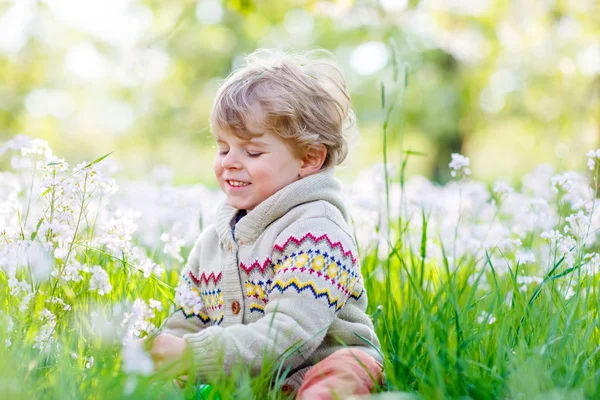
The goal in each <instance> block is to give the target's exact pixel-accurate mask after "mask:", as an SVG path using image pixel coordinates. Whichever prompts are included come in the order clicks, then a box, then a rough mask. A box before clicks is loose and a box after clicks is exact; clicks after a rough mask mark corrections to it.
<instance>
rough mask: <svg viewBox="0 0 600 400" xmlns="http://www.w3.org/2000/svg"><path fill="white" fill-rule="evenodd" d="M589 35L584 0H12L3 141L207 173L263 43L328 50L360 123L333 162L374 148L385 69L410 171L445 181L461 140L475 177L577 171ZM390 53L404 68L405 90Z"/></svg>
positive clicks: (0, 108)
mask: <svg viewBox="0 0 600 400" xmlns="http://www.w3.org/2000/svg"><path fill="white" fill-rule="evenodd" d="M599 35H600V6H599V5H598V2H596V1H595V0H543V1H537V0H522V1H509V0H464V1H456V0H422V1H415V0H410V1H409V0H379V1H376V0H362V1H360V0H357V1H351V0H338V1H314V0H313V1H302V0H229V1H224V0H223V1H221V0H199V1H188V0H179V1H158V0H146V1H139V0H110V1H102V2H99V1H80V0H42V1H36V0H18V1H6V0H5V1H1V2H0V141H3V140H6V139H8V138H9V137H12V136H14V135H15V134H16V133H19V132H22V133H25V134H27V135H29V136H33V137H38V138H42V139H46V140H48V141H49V143H50V146H51V147H52V148H53V149H54V150H55V151H56V152H57V153H58V154H61V155H63V156H65V157H67V158H68V159H70V160H72V161H73V162H78V161H81V160H90V159H95V158H97V157H98V156H100V155H101V154H106V153H108V152H110V151H112V150H117V152H116V153H115V154H114V158H115V159H117V160H118V161H119V162H120V164H121V165H122V173H123V174H124V175H127V176H139V175H140V174H141V173H143V172H145V171H148V170H151V169H152V168H154V167H155V166H157V165H167V166H169V167H170V168H172V169H173V170H174V175H175V179H176V182H179V183H192V182H198V181H200V182H202V183H206V184H209V185H214V181H213V180H212V173H211V168H210V165H211V160H212V154H213V151H214V150H213V149H212V139H211V138H210V133H209V131H208V115H209V112H210V106H211V103H212V100H213V96H214V93H215V91H216V89H217V87H218V85H219V83H220V81H221V79H223V78H224V77H225V76H227V74H228V73H230V72H231V70H232V68H235V67H236V66H238V65H239V64H240V62H241V60H242V58H243V54H246V53H250V52H252V51H253V50H255V49H256V48H258V47H274V46H283V47H288V48H292V49H307V48H314V47H323V48H326V49H328V50H331V51H332V52H334V53H335V55H336V56H337V57H338V59H339V62H340V64H341V65H342V67H343V68H344V70H345V71H346V73H347V79H348V84H349V87H350V89H351V93H352V97H353V101H354V106H355V109H356V111H357V114H358V118H359V124H360V130H361V135H362V136H361V139H360V141H359V142H357V143H356V147H357V148H358V149H360V150H359V151H356V150H355V151H354V153H353V154H354V155H353V158H352V159H351V160H350V161H349V162H348V163H347V167H346V168H345V169H342V170H341V171H340V172H341V175H342V176H348V177H350V176H356V175H357V174H358V172H359V171H361V170H364V168H365V166H366V165H370V164H372V163H373V162H380V161H381V150H380V148H381V135H382V133H381V127H380V122H381V120H382V111H381V107H380V103H381V101H380V85H381V83H383V84H384V85H385V86H386V87H387V88H388V96H389V97H390V99H389V100H390V101H396V102H398V103H401V104H402V107H401V109H403V110H405V114H400V113H393V114H392V115H391V116H390V129H389V135H390V137H389V140H390V144H397V142H398V141H399V140H400V137H401V136H400V131H401V130H403V131H404V133H405V135H404V136H403V137H404V139H403V140H404V141H405V143H404V146H405V148H410V149H412V150H416V151H420V152H423V153H425V154H426V157H423V158H419V159H415V160H413V162H412V163H411V164H410V165H409V167H408V171H407V173H408V175H412V174H415V173H419V174H424V175H426V176H428V177H431V178H433V179H434V180H436V181H446V180H447V178H448V176H447V172H444V171H445V168H444V167H445V164H446V163H447V160H448V159H449V155H450V153H451V152H462V153H465V154H467V155H470V156H471V160H472V164H473V167H474V168H473V169H474V171H476V176H477V177H478V178H482V179H485V180H490V179H491V178H492V177H497V176H499V175H502V176H505V177H506V178H508V179H512V180H513V181H516V180H517V179H518V178H519V177H520V176H521V175H522V174H523V173H524V172H526V171H529V170H531V169H532V167H533V166H534V165H537V164H538V163H540V162H548V163H552V164H555V165H560V166H564V167H568V168H574V167H580V166H581V157H580V156H579V155H580V154H581V153H582V152H583V151H584V150H585V149H587V148H592V147H595V146H597V144H598V141H599V129H600V102H599V97H600V96H599V93H600V78H599V72H600V44H599V40H598V39H599ZM394 48H395V50H394ZM393 58H396V59H397V62H398V63H399V65H403V64H406V66H407V67H408V68H409V73H408V80H409V85H408V90H407V91H406V92H402V93H403V96H402V97H401V98H398V93H399V92H398V91H397V90H395V88H394V80H393V74H394V70H393V67H392V64H393V63H392V59H393ZM401 115H405V118H402V117H401ZM0 162H1V163H5V164H6V163H7V162H8V160H7V159H6V158H3V159H0ZM390 162H392V163H397V161H395V158H392V159H390Z"/></svg>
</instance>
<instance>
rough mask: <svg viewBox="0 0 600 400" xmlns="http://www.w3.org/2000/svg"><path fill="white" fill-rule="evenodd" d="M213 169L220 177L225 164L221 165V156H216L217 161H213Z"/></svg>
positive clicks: (218, 177)
mask: <svg viewBox="0 0 600 400" xmlns="http://www.w3.org/2000/svg"><path fill="white" fill-rule="evenodd" d="M213 171H214V173H215V176H216V177H217V179H220V178H221V173H222V172H223V166H222V165H221V160H219V157H215V161H214V162H213Z"/></svg>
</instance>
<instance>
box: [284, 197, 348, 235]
mask: <svg viewBox="0 0 600 400" xmlns="http://www.w3.org/2000/svg"><path fill="white" fill-rule="evenodd" d="M317 221H318V225H320V226H322V227H323V228H325V229H331V228H333V227H337V228H339V229H340V230H341V231H343V232H345V233H346V234H347V235H348V236H350V238H351V239H352V238H353V235H352V229H351V228H350V225H349V224H348V222H347V221H346V220H345V219H344V217H343V215H342V213H341V212H340V210H339V209H338V208H337V207H335V206H334V205H333V204H331V203H329V202H327V201H325V200H315V201H311V202H308V203H302V204H299V205H297V206H296V207H294V208H292V209H291V210H289V211H288V212H287V213H286V214H285V215H283V216H282V217H281V218H279V219H278V220H276V221H275V222H274V223H273V225H274V226H273V228H275V229H276V230H278V231H279V233H284V232H289V231H294V230H296V229H298V228H299V227H300V226H301V225H304V224H305V223H307V224H309V225H311V224H312V223H313V222H317Z"/></svg>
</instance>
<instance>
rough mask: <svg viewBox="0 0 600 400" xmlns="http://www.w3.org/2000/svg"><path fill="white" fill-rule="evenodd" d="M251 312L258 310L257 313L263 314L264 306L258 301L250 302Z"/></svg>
mask: <svg viewBox="0 0 600 400" xmlns="http://www.w3.org/2000/svg"><path fill="white" fill-rule="evenodd" d="M253 312H258V313H261V314H264V313H265V306H263V305H260V304H258V303H253V304H250V313H253Z"/></svg>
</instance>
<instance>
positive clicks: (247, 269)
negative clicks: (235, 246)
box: [240, 257, 273, 274]
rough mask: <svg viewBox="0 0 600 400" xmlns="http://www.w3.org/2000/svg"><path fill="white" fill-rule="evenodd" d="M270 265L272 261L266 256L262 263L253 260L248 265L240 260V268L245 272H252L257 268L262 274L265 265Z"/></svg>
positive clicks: (265, 267)
mask: <svg viewBox="0 0 600 400" xmlns="http://www.w3.org/2000/svg"><path fill="white" fill-rule="evenodd" d="M271 265H273V262H272V261H271V259H270V258H269V257H267V258H266V259H265V261H263V263H262V265H261V263H260V262H258V260H255V261H254V262H253V263H252V264H250V265H246V264H244V263H243V262H241V261H240V268H241V269H243V270H244V272H246V273H247V274H249V273H250V272H252V271H253V270H255V269H258V270H259V271H260V273H261V274H264V273H265V270H266V269H267V267H269V266H271Z"/></svg>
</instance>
